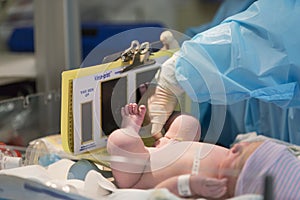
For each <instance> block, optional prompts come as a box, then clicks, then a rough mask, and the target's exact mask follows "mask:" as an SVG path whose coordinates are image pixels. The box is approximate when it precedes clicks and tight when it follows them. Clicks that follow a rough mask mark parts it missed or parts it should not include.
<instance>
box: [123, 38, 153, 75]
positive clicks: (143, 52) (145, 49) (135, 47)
mask: <svg viewBox="0 0 300 200" xmlns="http://www.w3.org/2000/svg"><path fill="white" fill-rule="evenodd" d="M149 57H150V43H149V42H144V43H142V44H141V45H140V44H139V42H138V41H137V40H134V41H132V42H131V46H130V47H129V48H128V49H126V50H125V51H124V52H123V53H122V54H121V59H122V61H123V62H131V64H130V65H128V66H125V67H123V68H122V70H121V73H123V72H126V71H129V70H131V69H133V68H135V67H141V66H146V65H151V64H154V63H155V60H152V59H149Z"/></svg>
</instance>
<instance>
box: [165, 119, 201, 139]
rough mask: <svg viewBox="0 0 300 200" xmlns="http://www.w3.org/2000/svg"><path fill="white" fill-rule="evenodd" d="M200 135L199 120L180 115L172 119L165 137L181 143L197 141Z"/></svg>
mask: <svg viewBox="0 0 300 200" xmlns="http://www.w3.org/2000/svg"><path fill="white" fill-rule="evenodd" d="M200 135H201V127H200V123H199V120H198V119H196V118H195V117H193V116H190V115H185V114H182V115H179V116H178V117H176V118H175V119H174V121H173V122H172V124H171V125H170V127H169V129H168V131H167V132H166V134H165V137H167V138H171V139H176V140H183V141H199V140H200Z"/></svg>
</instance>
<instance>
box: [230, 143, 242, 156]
mask: <svg viewBox="0 0 300 200" xmlns="http://www.w3.org/2000/svg"><path fill="white" fill-rule="evenodd" d="M242 151H243V146H242V145H241V144H239V143H237V144H235V145H233V147H231V152H232V153H233V154H238V155H239V154H241V153H242Z"/></svg>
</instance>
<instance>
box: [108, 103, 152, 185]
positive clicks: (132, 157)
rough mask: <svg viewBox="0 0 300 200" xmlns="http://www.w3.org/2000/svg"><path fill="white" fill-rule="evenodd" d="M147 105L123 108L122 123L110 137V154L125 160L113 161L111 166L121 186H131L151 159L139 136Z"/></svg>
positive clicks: (131, 105) (117, 182) (132, 105)
mask: <svg viewBox="0 0 300 200" xmlns="http://www.w3.org/2000/svg"><path fill="white" fill-rule="evenodd" d="M145 113H146V107H145V106H143V105H142V106H140V107H138V106H137V104H129V105H126V106H125V107H124V108H122V111H121V114H122V125H121V129H118V130H116V131H114V132H113V133H111V134H110V136H109V137H108V143H107V150H108V152H109V153H110V155H113V156H120V157H121V158H123V160H124V161H125V162H112V163H111V168H112V173H113V176H114V178H115V181H116V184H117V185H118V186H119V187H120V188H131V187H134V185H136V183H137V182H138V181H139V179H140V178H141V176H142V173H143V171H144V169H145V165H146V164H147V162H148V159H149V152H148V150H147V149H146V147H145V146H144V143H143V141H142V139H141V138H140V136H139V134H138V133H139V130H140V128H141V124H142V122H143V119H144V116H145Z"/></svg>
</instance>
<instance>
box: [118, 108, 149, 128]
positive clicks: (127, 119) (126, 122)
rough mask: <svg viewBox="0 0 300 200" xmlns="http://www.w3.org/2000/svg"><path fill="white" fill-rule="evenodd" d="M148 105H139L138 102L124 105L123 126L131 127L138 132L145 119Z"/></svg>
mask: <svg viewBox="0 0 300 200" xmlns="http://www.w3.org/2000/svg"><path fill="white" fill-rule="evenodd" d="M145 113H146V106H144V105H141V106H138V105H137V104H136V103H130V104H127V105H125V107H122V109H121V115H122V124H121V128H129V129H133V130H134V131H136V132H138V131H139V130H140V128H141V125H142V123H143V121H144V117H145Z"/></svg>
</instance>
